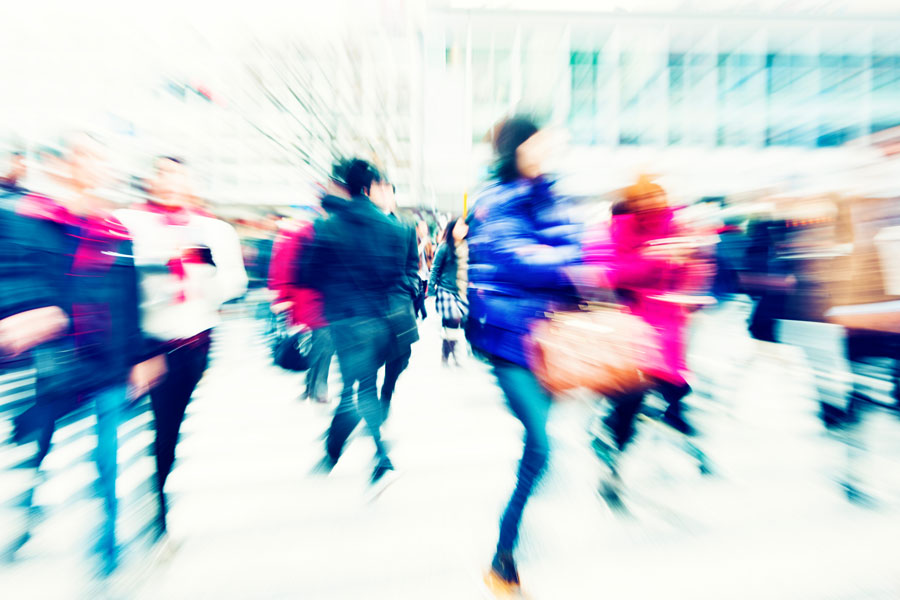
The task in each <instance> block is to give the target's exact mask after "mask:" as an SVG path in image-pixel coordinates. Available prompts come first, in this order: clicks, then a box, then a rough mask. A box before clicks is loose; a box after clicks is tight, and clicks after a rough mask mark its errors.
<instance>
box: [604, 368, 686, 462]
mask: <svg viewBox="0 0 900 600" xmlns="http://www.w3.org/2000/svg"><path fill="white" fill-rule="evenodd" d="M654 389H656V390H657V391H658V392H659V393H660V394H661V395H662V397H663V400H665V401H666V404H667V408H666V414H665V416H666V417H680V416H681V410H682V404H681V401H682V399H683V398H684V397H685V396H686V395H687V394H688V392H690V389H691V388H690V386H688V385H687V384H681V385H679V384H675V383H669V382H668V381H658V382H657V383H656V384H655V386H654ZM644 394H645V392H643V391H641V392H630V393H628V394H621V395H618V396H615V397H610V400H612V405H613V407H612V412H610V413H609V415H608V416H607V417H606V419H605V420H604V424H605V425H606V427H607V429H609V431H610V433H611V434H612V436H613V439H614V440H615V442H616V446H617V447H618V449H619V450H623V449H624V448H625V446H627V445H628V443H629V442H631V440H632V439H633V438H634V422H635V419H637V415H638V413H639V412H640V410H641V405H643V403H644Z"/></svg>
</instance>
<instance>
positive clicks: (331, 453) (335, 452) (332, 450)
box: [325, 357, 360, 470]
mask: <svg viewBox="0 0 900 600" xmlns="http://www.w3.org/2000/svg"><path fill="white" fill-rule="evenodd" d="M344 364H345V362H344V361H342V360H341V359H340V357H338V365H339V366H340V368H341V379H342V380H343V382H344V383H343V385H344V387H343V389H342V390H341V400H340V402H339V403H338V406H337V408H336V409H335V411H334V416H333V417H332V419H331V425H330V426H329V427H328V433H327V434H326V436H325V452H326V457H325V460H326V461H327V462H328V465H329V468H328V470H330V468H332V467H334V465H335V464H337V461H338V460H339V459H340V458H341V454H342V453H343V451H344V444H346V443H347V438H348V437H350V434H351V433H353V430H354V429H356V426H357V425H358V424H359V421H360V416H359V411H357V410H356V401H355V400H354V398H353V384H354V383H355V382H354V381H353V380H352V379H349V378H350V377H351V375H350V374H349V373H348V372H347V371H346V370H345V369H344V367H343V365H344Z"/></svg>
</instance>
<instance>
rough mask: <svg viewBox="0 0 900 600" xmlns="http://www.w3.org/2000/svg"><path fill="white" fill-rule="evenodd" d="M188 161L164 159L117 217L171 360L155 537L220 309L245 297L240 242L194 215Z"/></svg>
mask: <svg viewBox="0 0 900 600" xmlns="http://www.w3.org/2000/svg"><path fill="white" fill-rule="evenodd" d="M186 177H187V173H186V170H185V166H184V163H183V161H182V160H180V159H178V158H175V157H159V158H158V159H157V160H156V172H155V175H154V178H153V180H152V182H151V186H150V197H149V199H148V202H147V203H146V204H145V205H142V206H139V207H136V208H135V209H126V210H119V211H116V215H117V216H118V218H119V219H120V220H121V221H122V222H123V223H124V224H125V225H126V227H128V230H129V231H130V232H131V234H132V236H133V238H134V255H135V264H136V265H137V267H138V271H139V274H140V283H141V290H142V292H143V294H142V296H143V315H142V319H141V327H142V329H143V332H144V336H145V337H147V338H148V339H151V340H152V341H153V343H154V345H155V346H156V347H157V348H159V349H160V350H161V351H162V352H163V353H164V355H165V361H166V368H167V375H166V378H165V380H164V381H163V382H162V383H161V384H160V385H159V386H157V387H156V388H155V389H154V390H153V391H152V392H151V393H150V401H151V406H152V408H153V417H154V424H155V428H156V438H155V440H154V444H153V447H154V454H155V456H156V480H155V484H156V486H155V487H156V496H157V501H158V508H159V510H158V515H157V519H156V524H155V525H156V527H155V536H156V538H157V539H161V538H163V537H164V536H166V534H167V532H168V523H167V515H168V504H167V499H166V494H165V485H166V481H167V480H168V477H169V474H170V473H171V471H172V466H173V465H174V463H175V448H176V445H177V443H178V435H179V432H180V430H181V424H182V421H183V420H184V415H185V411H186V410H187V405H188V403H189V402H190V399H191V396H192V395H193V393H194V389H195V388H196V387H197V384H198V383H199V382H200V380H201V378H202V377H203V373H204V372H205V371H206V367H207V364H208V361H209V349H210V344H211V341H212V340H211V335H212V331H213V329H214V328H215V326H216V325H218V324H219V322H220V320H221V319H220V317H219V308H220V307H221V305H222V304H224V303H225V302H227V301H229V300H232V299H235V298H238V297H240V296H241V295H243V294H244V292H245V291H246V290H247V274H246V272H245V270H244V263H243V258H242V255H241V245H240V240H239V238H238V236H237V233H236V232H235V230H234V228H233V227H231V225H229V224H228V223H225V222H224V221H220V220H218V219H216V218H213V217H211V216H204V215H201V214H200V213H199V212H198V211H197V210H195V209H194V206H195V202H194V199H193V197H192V195H191V194H190V193H189V190H188V186H187V181H186Z"/></svg>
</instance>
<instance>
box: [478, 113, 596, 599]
mask: <svg viewBox="0 0 900 600" xmlns="http://www.w3.org/2000/svg"><path fill="white" fill-rule="evenodd" d="M545 136H546V134H545V133H543V132H539V131H538V128H537V126H535V125H534V123H532V122H531V121H530V120H529V119H527V118H524V117H515V118H512V119H509V120H508V121H507V122H506V123H504V124H503V125H502V127H501V129H500V131H499V134H498V136H497V139H496V142H495V149H496V151H497V161H496V165H495V168H494V177H495V181H494V182H493V184H492V185H491V186H489V187H488V188H487V189H486V190H485V191H484V193H483V194H482V195H481V196H480V198H479V199H478V200H477V204H475V206H474V209H473V214H472V219H471V221H470V223H469V228H470V229H469V232H468V249H469V269H468V278H469V289H468V301H469V311H470V313H469V319H468V321H467V334H468V338H469V341H470V342H471V344H472V346H473V348H474V349H475V350H476V352H477V353H479V354H481V355H483V356H484V357H485V358H486V359H487V361H488V362H489V363H490V364H491V366H492V368H493V372H494V375H495V377H496V378H497V383H498V384H499V386H500V389H501V390H502V391H503V394H504V396H505V397H506V401H507V403H508V405H509V408H510V410H511V411H512V413H513V415H515V417H516V418H517V419H518V420H519V421H520V422H521V423H522V426H523V427H524V429H525V434H524V443H525V444H524V449H523V453H522V460H521V462H520V463H519V469H518V476H517V481H516V486H515V489H514V491H513V493H512V497H511V498H510V500H509V503H508V504H507V506H506V509H505V510H504V511H503V516H502V518H501V520H500V537H499V540H498V542H497V547H496V552H495V554H494V558H493V561H492V562H491V569H490V571H489V572H488V574H487V575H486V577H485V583H486V584H487V586H488V587H489V589H490V590H492V591H493V592H495V593H497V594H513V593H517V592H518V591H519V588H520V584H519V574H518V569H517V566H516V561H515V558H514V550H515V547H516V543H517V540H518V537H519V527H520V524H521V521H522V513H523V511H524V509H525V504H526V503H527V501H528V499H529V497H530V496H531V494H532V492H533V491H534V489H535V486H536V485H537V483H538V481H539V480H540V478H541V476H542V474H543V472H544V470H545V468H546V466H547V462H548V459H549V454H550V443H549V439H548V436H547V419H548V415H549V412H550V405H551V398H550V394H549V393H548V392H547V390H546V389H545V388H544V387H543V386H542V385H541V383H540V382H539V381H538V379H537V378H536V376H535V375H534V373H533V372H532V371H531V369H530V367H529V363H528V359H527V351H526V343H527V339H528V337H529V333H530V330H531V327H532V325H533V324H534V323H535V322H536V321H537V320H539V319H542V318H544V315H545V314H546V313H547V312H549V311H551V310H553V309H554V308H556V307H558V306H566V305H569V304H570V303H573V302H574V293H575V292H574V288H573V287H572V284H571V283H570V280H569V277H568V276H567V275H566V270H567V267H569V266H571V265H576V264H577V263H578V262H579V257H580V249H579V245H578V243H577V239H576V238H577V233H578V228H577V227H575V226H572V225H570V224H569V223H568V222H567V221H566V220H565V219H564V218H563V217H562V215H561V212H560V210H559V209H560V208H561V206H560V202H558V200H557V196H556V194H555V193H554V191H553V186H552V184H551V182H550V181H549V180H548V179H547V178H546V177H545V176H544V174H543V171H542V161H543V159H544V157H545V154H546V149H545V148H546V143H545V140H546V137H545Z"/></svg>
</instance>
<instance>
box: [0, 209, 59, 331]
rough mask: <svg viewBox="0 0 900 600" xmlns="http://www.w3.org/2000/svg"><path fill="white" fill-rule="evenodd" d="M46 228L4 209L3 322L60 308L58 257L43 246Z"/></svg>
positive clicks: (0, 230) (0, 215) (0, 228)
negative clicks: (44, 310) (48, 307)
mask: <svg viewBox="0 0 900 600" xmlns="http://www.w3.org/2000/svg"><path fill="white" fill-rule="evenodd" d="M45 226H49V225H46V224H45V223H44V222H42V221H38V220H36V219H31V218H28V217H23V216H20V215H17V214H15V213H14V212H13V211H11V210H9V211H7V210H5V209H0V319H2V318H5V317H8V316H12V315H15V314H19V313H22V312H26V311H29V310H34V309H37V308H44V307H47V306H56V305H57V302H58V300H57V299H58V298H59V297H60V294H59V290H58V287H57V285H56V280H57V278H55V277H54V271H55V269H56V265H55V260H54V259H55V257H54V256H53V255H52V251H50V250H48V249H46V248H44V247H42V244H43V240H45V239H47V232H45V231H43V230H42V227H45Z"/></svg>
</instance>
